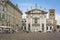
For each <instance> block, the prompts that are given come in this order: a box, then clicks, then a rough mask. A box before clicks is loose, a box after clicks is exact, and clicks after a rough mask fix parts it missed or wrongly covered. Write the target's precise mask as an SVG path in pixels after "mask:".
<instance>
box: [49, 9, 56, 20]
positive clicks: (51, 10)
mask: <svg viewBox="0 0 60 40" xmlns="http://www.w3.org/2000/svg"><path fill="white" fill-rule="evenodd" d="M49 19H54V20H55V10H54V9H50V10H49Z"/></svg>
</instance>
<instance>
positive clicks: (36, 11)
mask: <svg viewBox="0 0 60 40" xmlns="http://www.w3.org/2000/svg"><path fill="white" fill-rule="evenodd" d="M31 13H41V10H38V9H35V10H32V11H31Z"/></svg>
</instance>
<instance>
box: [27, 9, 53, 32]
mask: <svg viewBox="0 0 60 40" xmlns="http://www.w3.org/2000/svg"><path fill="white" fill-rule="evenodd" d="M26 15H27V16H26V30H27V31H30V32H38V31H42V32H47V31H51V30H52V28H53V26H52V25H50V22H51V24H53V20H50V19H47V12H45V11H42V10H39V9H33V10H30V11H28V12H26ZM47 20H48V21H47ZM47 22H48V25H47Z"/></svg>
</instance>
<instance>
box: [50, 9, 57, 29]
mask: <svg viewBox="0 0 60 40" xmlns="http://www.w3.org/2000/svg"><path fill="white" fill-rule="evenodd" d="M49 19H51V20H53V24H52V25H53V28H56V29H57V21H56V19H55V10H54V9H50V10H49Z"/></svg>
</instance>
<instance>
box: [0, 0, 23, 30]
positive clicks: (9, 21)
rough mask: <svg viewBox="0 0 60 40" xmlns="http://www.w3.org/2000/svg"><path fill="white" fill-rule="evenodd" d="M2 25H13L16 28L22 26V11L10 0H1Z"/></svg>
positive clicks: (0, 20)
mask: <svg viewBox="0 0 60 40" xmlns="http://www.w3.org/2000/svg"><path fill="white" fill-rule="evenodd" d="M0 27H12V28H13V29H14V30H20V29H21V27H22V12H21V11H20V10H19V8H18V5H14V4H13V3H12V2H11V1H9V0H0Z"/></svg>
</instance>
